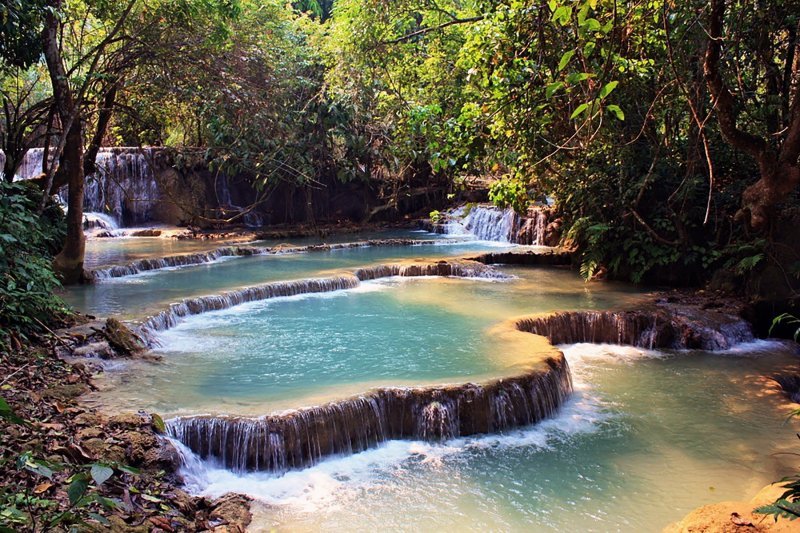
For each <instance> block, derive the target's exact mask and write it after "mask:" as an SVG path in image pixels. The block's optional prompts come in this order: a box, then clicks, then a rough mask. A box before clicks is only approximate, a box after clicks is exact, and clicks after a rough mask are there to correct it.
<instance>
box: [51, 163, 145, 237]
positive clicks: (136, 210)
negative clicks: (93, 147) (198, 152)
mask: <svg viewBox="0 0 800 533" xmlns="http://www.w3.org/2000/svg"><path fill="white" fill-rule="evenodd" d="M157 150H158V149H157V148H142V149H137V148H107V149H105V148H104V149H101V150H100V152H99V153H98V154H97V160H96V164H97V172H95V173H93V174H91V175H90V176H87V179H86V188H85V197H84V201H83V208H84V209H85V210H86V211H93V212H98V213H108V214H109V215H111V216H112V217H114V219H115V220H116V221H117V223H118V224H119V225H121V226H135V225H137V224H143V223H145V222H148V221H150V220H152V210H153V208H154V207H155V205H156V203H158V201H159V199H160V192H159V187H158V183H156V179H155V174H154V172H153V169H152V166H151V165H152V161H153V156H154V154H155V152H156V151H157ZM61 194H62V197H65V196H66V194H67V193H66V191H63V192H62V193H61Z"/></svg>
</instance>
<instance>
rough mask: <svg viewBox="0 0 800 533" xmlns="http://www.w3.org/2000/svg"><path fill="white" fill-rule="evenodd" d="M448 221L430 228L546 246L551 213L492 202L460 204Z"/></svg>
mask: <svg viewBox="0 0 800 533" xmlns="http://www.w3.org/2000/svg"><path fill="white" fill-rule="evenodd" d="M447 217H448V222H446V223H445V224H441V225H433V226H430V227H429V228H428V229H430V230H432V231H434V232H437V233H446V234H450V235H463V234H470V235H474V236H475V237H477V238H478V239H481V240H485V241H496V242H507V243H513V244H525V245H534V246H544V245H545V242H546V229H547V213H545V212H544V211H543V210H541V209H531V210H530V211H529V212H528V215H527V216H525V217H521V216H519V215H518V214H517V213H516V212H515V211H514V210H513V209H511V208H507V209H499V208H497V207H493V206H488V205H475V206H470V207H459V208H457V209H453V210H452V211H449V212H448V213H447Z"/></svg>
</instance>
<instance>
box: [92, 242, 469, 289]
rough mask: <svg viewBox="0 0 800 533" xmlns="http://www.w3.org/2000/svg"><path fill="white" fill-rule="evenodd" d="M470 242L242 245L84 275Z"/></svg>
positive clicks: (99, 279) (104, 277)
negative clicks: (236, 259) (227, 259)
mask: <svg viewBox="0 0 800 533" xmlns="http://www.w3.org/2000/svg"><path fill="white" fill-rule="evenodd" d="M467 242H470V240H469V239H456V238H453V239H448V240H446V241H442V240H430V239H429V240H425V239H368V240H365V241H352V242H344V243H333V244H324V243H323V244H309V245H305V246H282V245H278V246H250V245H246V244H240V245H231V246H221V247H218V248H215V249H213V250H209V251H206V252H195V253H188V254H177V255H169V256H165V257H153V258H147V259H140V260H137V261H132V262H130V263H126V264H124V265H110V266H105V267H98V268H95V269H93V270H90V271H89V275H88V276H87V277H88V279H90V280H91V281H92V282H93V283H97V282H102V281H104V280H109V279H114V278H123V277H128V276H135V275H137V274H141V273H143V272H150V271H154V270H164V269H167V268H178V267H189V266H196V265H203V264H207V263H213V262H215V261H219V260H220V259H222V258H225V257H250V256H257V255H291V254H303V253H311V252H330V251H334V250H350V249H355V248H371V247H393V246H425V245H428V246H431V245H443V244H460V243H467Z"/></svg>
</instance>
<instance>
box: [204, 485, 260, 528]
mask: <svg viewBox="0 0 800 533" xmlns="http://www.w3.org/2000/svg"><path fill="white" fill-rule="evenodd" d="M209 518H210V520H211V523H212V531H216V532H218V533H223V532H230V533H244V531H245V530H246V529H247V526H248V525H249V524H250V521H251V520H252V519H253V515H252V514H251V513H250V498H248V497H246V496H242V495H241V494H226V495H225V496H223V497H222V498H220V499H219V500H217V501H216V502H214V507H213V509H212V511H211V513H210V515H209ZM215 523H216V524H218V525H214V524H215Z"/></svg>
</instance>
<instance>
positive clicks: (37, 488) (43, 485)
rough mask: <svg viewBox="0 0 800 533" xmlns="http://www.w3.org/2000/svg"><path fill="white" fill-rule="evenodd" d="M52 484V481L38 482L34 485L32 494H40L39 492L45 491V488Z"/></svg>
mask: <svg viewBox="0 0 800 533" xmlns="http://www.w3.org/2000/svg"><path fill="white" fill-rule="evenodd" d="M52 486H53V484H52V483H48V482H47V481H45V482H44V483H39V484H38V485H36V486H35V487H34V488H33V493H34V494H41V493H43V492H45V491H47V489H49V488H50V487H52Z"/></svg>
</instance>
